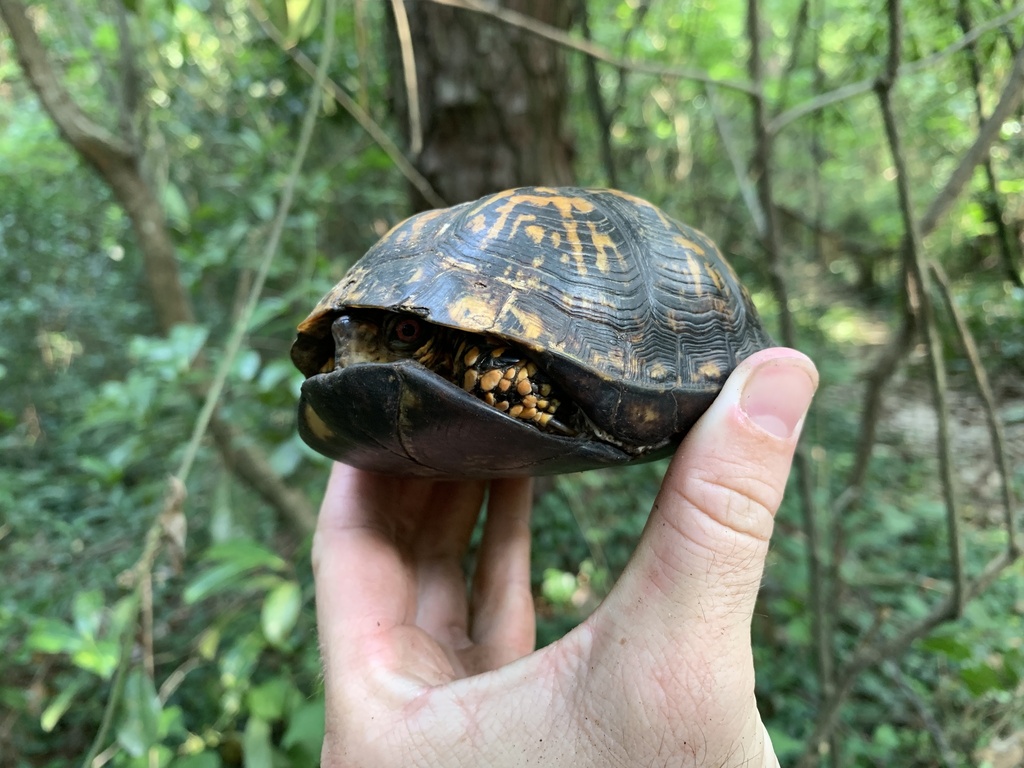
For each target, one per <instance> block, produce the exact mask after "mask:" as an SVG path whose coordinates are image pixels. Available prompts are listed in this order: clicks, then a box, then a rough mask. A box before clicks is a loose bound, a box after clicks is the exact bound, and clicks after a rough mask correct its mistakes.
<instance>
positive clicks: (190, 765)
mask: <svg viewBox="0 0 1024 768" xmlns="http://www.w3.org/2000/svg"><path fill="white" fill-rule="evenodd" d="M171 768H221V761H220V756H219V755H218V754H217V753H216V752H213V751H208V752H200V753H199V754H196V755H185V756H184V757H179V758H177V759H176V760H175V761H174V762H173V763H171Z"/></svg>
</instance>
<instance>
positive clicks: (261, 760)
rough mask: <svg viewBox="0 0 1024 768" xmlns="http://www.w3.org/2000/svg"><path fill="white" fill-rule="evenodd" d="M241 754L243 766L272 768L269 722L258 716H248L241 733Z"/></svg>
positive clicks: (248, 767)
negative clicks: (243, 731)
mask: <svg viewBox="0 0 1024 768" xmlns="http://www.w3.org/2000/svg"><path fill="white" fill-rule="evenodd" d="M242 754H243V765H245V768H273V757H274V753H273V747H272V746H271V744H270V723H268V722H267V721H266V720H262V719H260V718H258V717H250V718H249V722H248V723H246V724H245V733H244V734H242Z"/></svg>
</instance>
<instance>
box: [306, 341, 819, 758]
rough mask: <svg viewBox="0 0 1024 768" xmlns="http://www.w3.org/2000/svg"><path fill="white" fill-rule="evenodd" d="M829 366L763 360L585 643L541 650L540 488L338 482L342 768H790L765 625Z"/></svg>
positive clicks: (733, 384)
mask: <svg viewBox="0 0 1024 768" xmlns="http://www.w3.org/2000/svg"><path fill="white" fill-rule="evenodd" d="M817 382H818V377H817V372H816V371H815V368H814V366H813V364H812V363H811V362H810V360H808V359H807V358H806V357H804V356H803V355H801V354H800V353H798V352H795V351H793V350H789V349H783V348H775V349H769V350H765V351H763V352H759V353H757V354H755V355H753V356H752V357H750V358H749V359H747V360H746V361H744V362H743V363H742V364H741V365H740V366H739V367H738V368H737V370H736V371H735V372H734V373H733V375H732V376H731V377H730V378H729V380H728V382H727V383H726V386H725V388H724V390H723V391H722V393H721V395H720V396H719V397H718V399H717V400H716V401H715V403H714V404H713V405H712V407H711V409H710V410H709V411H708V412H707V413H706V414H705V415H704V416H703V417H702V418H701V420H700V421H699V422H698V424H697V425H696V427H694V429H693V430H692V431H691V432H690V434H689V435H688V436H687V437H686V439H685V440H684V442H683V444H682V446H681V447H680V449H679V451H678V452H677V453H676V455H675V458H674V459H673V461H672V463H671V465H670V467H669V469H668V472H667V473H666V476H665V479H664V482H663V484H662V487H661V491H660V493H659V494H658V497H657V500H656V501H655V503H654V508H653V510H652V512H651V516H650V518H649V520H648V522H647V525H646V527H645V529H644V532H643V535H642V537H641V540H640V542H639V544H638V546H637V549H636V551H635V552H634V554H633V557H632V559H631V560H630V562H629V564H628V566H627V568H626V569H625V571H624V573H623V574H622V576H621V578H620V579H619V581H618V583H617V584H616V585H615V587H614V588H613V589H612V591H611V593H610V594H609V595H608V597H607V598H606V599H605V600H604V601H603V602H602V603H601V605H600V606H599V607H598V608H597V609H596V610H595V611H594V613H593V614H592V615H591V616H590V617H589V618H588V619H587V620H586V621H584V622H583V623H582V624H581V625H580V626H578V627H577V628H576V629H574V630H573V631H571V632H570V633H569V634H567V635H566V636H565V637H563V638H562V639H560V640H558V641H557V642H555V643H553V644H551V645H549V646H547V647H545V648H543V649H541V650H539V651H535V650H534V630H535V618H534V610H533V599H532V594H531V589H530V530H529V516H530V506H531V482H530V480H528V479H516V480H500V481H492V482H491V483H490V495H489V502H488V507H487V518H486V522H485V527H484V534H483V539H482V542H481V545H480V549H479V551H478V555H477V565H476V567H475V572H474V573H473V574H472V580H471V582H469V583H470V584H471V586H470V588H468V589H467V581H468V578H467V574H466V573H465V572H464V570H463V563H464V557H463V556H464V554H465V552H466V549H467V547H468V544H469V539H470V534H471V531H472V529H473V525H474V522H475V520H476V518H477V516H478V514H479V513H480V508H481V505H482V503H483V499H484V492H485V488H486V486H487V484H486V483H484V482H479V481H463V482H441V481H434V480H424V479H412V478H394V477H386V476H381V475H373V474H370V473H366V472H361V471H358V470H355V469H351V468H349V467H344V466H341V465H335V467H334V471H333V473H332V475H331V479H330V482H329V484H328V488H327V493H326V497H325V499H324V503H323V507H322V509H321V512H320V520H319V527H318V530H317V533H316V536H315V539H314V543H313V563H314V573H315V577H316V602H317V617H318V623H319V630H320V642H321V651H322V656H323V662H324V685H325V690H326V706H327V714H326V736H325V741H324V747H323V765H324V766H328V767H330V768H334V767H336V766H345V768H348V767H350V766H375V767H378V768H380V767H387V766H414V765H415V766H461V767H465V766H495V767H500V766H526V765H529V766H580V765H584V766H638V765H643V766H670V765H671V766H716V767H717V766H777V765H778V760H777V758H776V757H775V754H774V752H773V750H772V746H771V741H770V739H769V737H768V734H767V732H766V731H765V729H764V726H763V725H762V722H761V718H760V715H759V714H758V711H757V706H756V703H755V699H754V666H753V657H752V653H751V641H750V624H751V616H752V613H753V610H754V601H755V598H756V595H757V591H758V587H759V585H760V580H761V576H762V571H763V568H764V561H765V556H766V554H767V551H768V544H769V539H770V537H771V533H772V527H773V519H774V515H775V512H776V511H777V510H778V507H779V504H780V503H781V501H782V495H783V491H784V489H785V485H786V478H787V476H788V474H789V469H790V464H791V461H792V457H793V452H794V450H795V448H796V443H797V439H798V436H799V432H800V429H801V427H802V425H803V419H804V415H805V413H806V410H807V408H808V407H809V405H810V402H811V399H812V397H813V394H814V391H815V389H816V387H817Z"/></svg>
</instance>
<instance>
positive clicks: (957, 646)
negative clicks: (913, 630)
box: [921, 635, 971, 661]
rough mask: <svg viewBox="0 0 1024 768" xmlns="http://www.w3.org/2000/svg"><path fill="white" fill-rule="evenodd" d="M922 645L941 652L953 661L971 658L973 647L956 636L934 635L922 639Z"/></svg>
mask: <svg viewBox="0 0 1024 768" xmlns="http://www.w3.org/2000/svg"><path fill="white" fill-rule="evenodd" d="M921 646H922V647H923V648H925V649H927V650H929V651H934V652H936V653H941V654H942V655H943V656H945V657H946V658H948V659H950V660H952V661H966V660H967V659H969V658H971V647H970V646H969V645H967V644H966V643H963V642H961V641H960V640H958V639H957V638H955V637H950V636H946V637H943V636H942V635H933V636H932V637H929V638H926V639H924V640H922V641H921Z"/></svg>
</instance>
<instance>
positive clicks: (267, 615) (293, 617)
mask: <svg viewBox="0 0 1024 768" xmlns="http://www.w3.org/2000/svg"><path fill="white" fill-rule="evenodd" d="M301 609H302V590H301V589H299V585H298V583H297V582H294V581H286V582H284V583H282V584H281V585H279V586H278V587H276V588H275V589H273V590H271V592H270V593H269V594H268V595H267V597H266V599H265V600H264V601H263V611H262V612H261V614H260V622H261V624H262V626H263V634H264V635H265V636H266V638H267V640H268V641H269V642H270V643H271V645H276V646H280V645H283V644H284V641H285V640H287V639H288V635H290V634H291V631H292V630H293V629H294V628H295V622H296V621H298V618H299V611H300V610H301Z"/></svg>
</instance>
